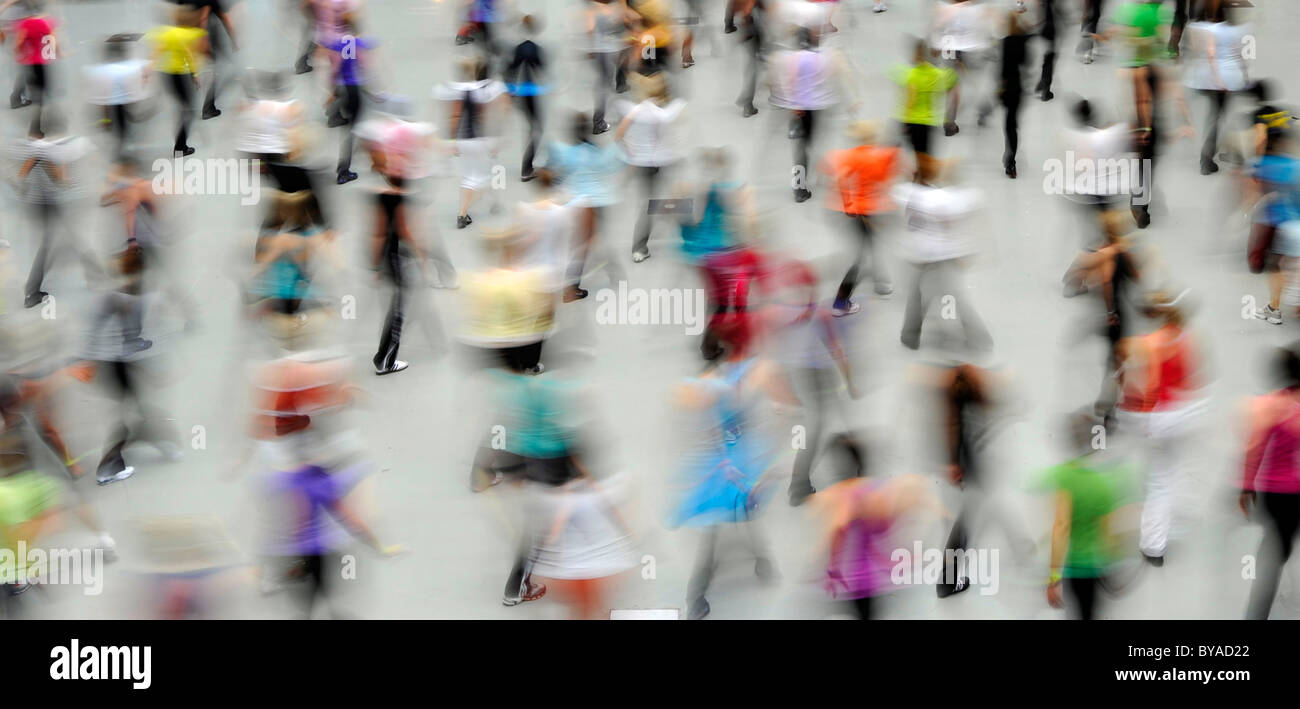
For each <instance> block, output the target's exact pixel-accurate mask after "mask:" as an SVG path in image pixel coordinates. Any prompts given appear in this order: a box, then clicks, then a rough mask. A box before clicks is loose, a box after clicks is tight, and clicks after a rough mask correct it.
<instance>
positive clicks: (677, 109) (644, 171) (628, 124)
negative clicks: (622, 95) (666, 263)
mask: <svg viewBox="0 0 1300 709" xmlns="http://www.w3.org/2000/svg"><path fill="white" fill-rule="evenodd" d="M632 78H633V80H634V81H636V82H637V84H638V88H639V89H640V93H641V94H642V96H644V98H643V99H642V101H641V102H640V103H638V104H631V103H629V102H626V101H625V102H623V103H622V106H623V109H624V110H623V120H622V122H621V123H619V125H618V130H616V131H615V132H614V139H615V140H617V141H618V142H619V144H620V145H621V146H622V148H623V154H624V155H625V156H626V160H627V164H628V165H631V166H632V167H633V168H635V169H636V174H637V176H638V177H639V178H640V179H641V183H642V185H643V186H644V195H645V200H646V210H645V211H644V212H642V213H641V215H640V216H638V217H637V222H636V227H635V231H634V232H633V241H632V260H633V261H635V262H636V263H641V262H642V261H644V260H646V259H648V258H650V229H651V224H650V219H651V213H650V201H651V200H653V199H654V198H655V196H656V195H657V194H658V189H659V177H660V172H661V171H662V170H663V169H664V168H667V167H670V166H672V165H674V164H676V163H677V162H678V161H680V160H681V159H682V148H681V142H680V140H679V137H678V135H677V130H676V123H677V120H678V118H680V117H681V115H682V111H683V110H684V109H685V108H686V101H684V100H682V99H679V98H673V97H672V95H671V93H670V92H669V90H668V82H667V81H665V79H664V74H663V72H658V73H655V74H652V75H650V76H645V77H642V76H641V75H639V74H634V75H632Z"/></svg>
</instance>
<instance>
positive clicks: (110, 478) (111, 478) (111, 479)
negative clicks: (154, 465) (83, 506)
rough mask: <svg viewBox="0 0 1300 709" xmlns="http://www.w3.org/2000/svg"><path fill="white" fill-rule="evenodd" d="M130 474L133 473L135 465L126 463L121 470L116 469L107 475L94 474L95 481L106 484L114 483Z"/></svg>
mask: <svg viewBox="0 0 1300 709" xmlns="http://www.w3.org/2000/svg"><path fill="white" fill-rule="evenodd" d="M132 475H135V467H134V466H131V465H128V466H126V467H125V468H122V469H121V470H119V471H117V472H116V473H114V474H112V475H107V476H104V475H96V476H95V481H96V482H98V483H99V484H100V485H107V484H109V483H115V482H117V481H119V480H126V479H127V478H129V477H131V476H132Z"/></svg>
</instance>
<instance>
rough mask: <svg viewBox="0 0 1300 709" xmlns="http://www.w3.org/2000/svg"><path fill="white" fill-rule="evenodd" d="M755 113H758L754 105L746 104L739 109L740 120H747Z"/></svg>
mask: <svg viewBox="0 0 1300 709" xmlns="http://www.w3.org/2000/svg"><path fill="white" fill-rule="evenodd" d="M755 113H758V109H757V108H755V106H754V104H752V103H748V104H745V105H744V106H741V107H740V115H741V117H742V118H749V117H750V116H752V115H754V114H755Z"/></svg>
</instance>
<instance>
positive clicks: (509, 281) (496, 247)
mask: <svg viewBox="0 0 1300 709" xmlns="http://www.w3.org/2000/svg"><path fill="white" fill-rule="evenodd" d="M521 237H522V234H521V232H520V231H519V230H518V229H516V228H513V227H512V228H506V229H493V230H488V231H485V232H484V234H483V235H482V236H481V237H480V238H481V239H482V240H483V245H484V247H485V248H486V249H487V250H488V251H490V252H492V253H491V254H489V261H491V260H496V261H497V263H498V264H499V265H497V266H494V267H488V268H484V269H482V270H478V271H475V272H474V273H472V274H469V275H468V276H466V277H465V278H462V279H461V284H460V285H461V292H462V293H463V294H464V298H465V301H464V302H465V313H466V317H465V330H464V334H463V335H462V341H464V342H465V343H466V344H468V345H470V346H471V347H474V348H476V349H479V350H480V351H482V352H484V353H485V354H487V355H488V357H487V360H488V364H489V366H502V365H504V366H506V367H507V368H509V369H512V370H514V371H519V372H525V373H528V374H540V373H541V372H542V371H543V369H544V368H543V367H542V364H541V356H542V343H543V342H544V341H545V339H546V336H547V335H548V334H550V331H551V325H552V322H553V319H554V312H555V301H556V299H557V298H558V297H559V292H558V290H557V289H556V288H554V287H552V285H551V280H550V279H548V278H547V274H546V271H545V270H544V269H542V268H536V267H530V266H528V265H525V264H524V263H522V262H521V260H520V257H521V256H522V255H523V248H524V246H525V244H524V243H523V242H522V241H521ZM494 256H495V259H494V258H493V257H494Z"/></svg>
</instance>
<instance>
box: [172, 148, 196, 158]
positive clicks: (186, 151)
mask: <svg viewBox="0 0 1300 709" xmlns="http://www.w3.org/2000/svg"><path fill="white" fill-rule="evenodd" d="M177 153H180V154H181V155H182V156H185V157H188V156H190V155H193V154H194V146H192V145H187V146H185V147H183V148H174V149H173V150H172V155H173V156H174V155H176V154H177Z"/></svg>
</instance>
